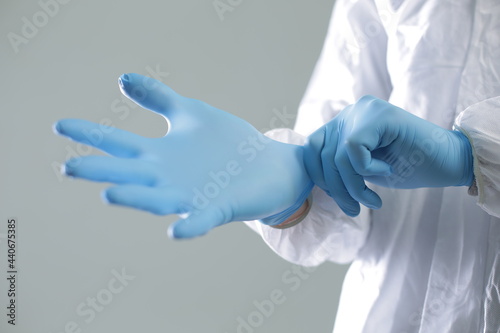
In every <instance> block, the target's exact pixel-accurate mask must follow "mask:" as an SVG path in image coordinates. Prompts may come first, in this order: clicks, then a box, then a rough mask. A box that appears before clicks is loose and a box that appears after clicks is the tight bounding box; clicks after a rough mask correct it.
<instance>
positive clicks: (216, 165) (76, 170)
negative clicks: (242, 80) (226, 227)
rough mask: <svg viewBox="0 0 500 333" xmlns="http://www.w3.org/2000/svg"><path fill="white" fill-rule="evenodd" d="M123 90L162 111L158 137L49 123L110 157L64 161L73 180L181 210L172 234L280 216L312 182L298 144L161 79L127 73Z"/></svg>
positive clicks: (131, 202)
mask: <svg viewBox="0 0 500 333" xmlns="http://www.w3.org/2000/svg"><path fill="white" fill-rule="evenodd" d="M119 83H120V86H121V90H122V92H123V93H124V94H125V95H126V96H127V97H128V98H130V99H131V100H133V101H134V102H136V103H137V104H138V105H140V106H142V107H144V108H146V109H149V110H151V111H154V112H157V113H159V114H161V115H163V116H164V117H165V118H166V119H167V121H168V125H169V129H168V133H167V135H165V136H164V137H162V138H145V137H141V136H138V135H135V134H132V133H130V132H126V131H123V130H119V129H116V128H111V127H108V128H105V127H102V125H98V124H95V123H92V122H88V121H85V120H79V119H64V120H60V121H59V122H57V123H56V124H55V125H54V128H55V130H56V132H57V133H58V134H61V135H64V136H67V137H69V138H70V139H73V140H75V141H77V142H82V143H84V144H88V145H91V146H94V147H96V148H99V149H100V150H102V151H104V152H106V153H108V154H111V155H113V156H86V157H80V158H76V159H72V160H69V161H67V162H66V164H65V166H64V172H65V173H66V174H67V175H69V176H73V177H79V178H84V179H88V180H92V181H99V182H111V183H116V184H118V186H116V187H111V188H108V189H106V190H105V191H104V192H103V197H104V199H105V200H106V201H107V202H109V203H112V204H117V205H123V206H129V207H133V208H137V209H141V210H146V211H149V212H151V213H154V214H160V215H166V214H179V215H181V216H182V217H184V218H182V219H180V220H179V221H177V222H175V223H174V224H172V225H171V226H170V228H169V235H170V236H171V237H174V238H190V237H195V236H200V235H203V234H205V233H206V232H208V231H209V230H210V229H212V228H214V227H216V226H219V225H222V224H225V223H228V222H231V221H246V220H254V219H260V220H261V222H263V223H266V224H270V225H275V224H280V223H281V222H283V221H285V220H286V219H287V218H288V217H289V216H291V215H292V214H293V213H294V212H295V211H296V210H297V209H298V208H300V207H301V205H302V204H303V203H304V201H305V200H306V198H307V196H308V195H309V193H310V191H311V189H312V186H313V183H312V181H311V180H310V178H309V177H308V175H307V172H306V170H305V167H304V165H303V147H301V146H296V145H290V144H284V143H280V142H277V141H274V140H271V139H269V138H267V137H265V136H264V135H262V134H261V133H260V132H259V131H257V130H256V129H255V128H254V127H252V126H251V125H250V124H249V123H247V122H246V121H244V120H242V119H240V118H238V117H236V116H233V115H231V114H229V113H226V112H224V111H221V110H218V109H216V108H214V107H212V106H209V105H207V104H206V103H203V102H201V101H198V100H194V99H190V98H186V97H182V96H180V95H178V94H177V93H175V92H174V91H173V90H172V89H170V88H169V87H167V86H165V85H164V84H162V83H161V82H159V81H156V80H154V79H152V78H148V77H145V76H142V75H138V74H124V75H122V76H121V77H120V80H119Z"/></svg>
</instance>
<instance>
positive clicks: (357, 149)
mask: <svg viewBox="0 0 500 333" xmlns="http://www.w3.org/2000/svg"><path fill="white" fill-rule="evenodd" d="M376 148H377V147H375V149H376ZM345 149H346V151H347V155H348V156H349V160H350V161H351V164H352V167H353V168H354V170H355V171H356V172H357V173H358V174H359V175H361V176H387V175H389V174H390V173H391V166H390V165H389V164H387V163H385V162H384V161H381V160H378V159H374V158H372V154H371V151H370V149H368V148H367V147H366V146H365V145H363V144H361V143H357V142H353V141H349V142H348V143H347V144H346V145H345Z"/></svg>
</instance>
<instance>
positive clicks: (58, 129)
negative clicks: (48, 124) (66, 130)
mask: <svg viewBox="0 0 500 333" xmlns="http://www.w3.org/2000/svg"><path fill="white" fill-rule="evenodd" d="M61 131H62V126H61V122H60V121H57V122H55V123H53V124H52V132H54V134H59V135H60V134H61Z"/></svg>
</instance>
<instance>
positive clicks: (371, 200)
mask: <svg viewBox="0 0 500 333" xmlns="http://www.w3.org/2000/svg"><path fill="white" fill-rule="evenodd" d="M367 193H368V194H367V196H366V197H367V198H366V201H365V203H364V205H365V206H366V207H368V208H371V209H380V208H381V207H382V199H381V198H380V197H379V196H378V194H377V193H375V192H373V191H372V190H369V192H367Z"/></svg>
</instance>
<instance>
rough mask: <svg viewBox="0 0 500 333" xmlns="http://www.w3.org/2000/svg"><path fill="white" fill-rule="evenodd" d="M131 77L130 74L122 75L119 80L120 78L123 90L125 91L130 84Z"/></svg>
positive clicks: (119, 81)
mask: <svg viewBox="0 0 500 333" xmlns="http://www.w3.org/2000/svg"><path fill="white" fill-rule="evenodd" d="M129 79H130V78H129V76H128V74H122V75H121V76H120V77H119V78H118V85H119V86H120V88H121V89H125V88H126V87H127V86H128V84H129Z"/></svg>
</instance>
